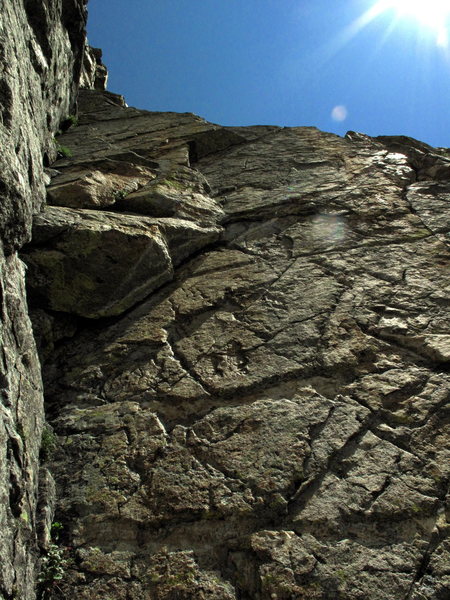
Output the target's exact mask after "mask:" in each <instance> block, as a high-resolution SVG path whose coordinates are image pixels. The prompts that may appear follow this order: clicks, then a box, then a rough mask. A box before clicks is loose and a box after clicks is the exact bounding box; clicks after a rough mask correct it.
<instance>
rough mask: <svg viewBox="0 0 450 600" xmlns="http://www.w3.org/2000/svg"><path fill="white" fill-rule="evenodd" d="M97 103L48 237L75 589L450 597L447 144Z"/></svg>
mask: <svg viewBox="0 0 450 600" xmlns="http://www.w3.org/2000/svg"><path fill="white" fill-rule="evenodd" d="M79 106H80V108H81V109H82V112H81V114H80V118H79V125H78V126H77V127H75V128H72V129H70V130H69V132H68V133H66V134H64V135H63V136H62V137H61V144H64V146H65V147H67V148H69V149H70V151H71V153H72V156H71V157H64V158H62V159H60V160H59V161H58V162H57V163H55V165H53V169H54V170H53V172H52V175H53V177H52V181H51V184H50V185H49V187H48V202H49V206H48V207H47V208H46V209H45V210H44V211H43V212H42V213H41V214H40V215H38V216H37V217H36V218H35V220H34V228H33V232H34V233H33V242H32V243H31V244H30V245H28V246H27V247H26V248H25V249H24V252H23V259H24V260H25V262H26V263H27V265H28V274H29V275H28V286H29V291H30V298H31V300H32V302H33V307H34V308H33V319H34V324H35V330H36V332H37V334H38V341H39V346H40V351H41V356H42V357H43V359H44V360H45V367H44V380H45V388H46V403H47V409H48V416H49V418H50V419H51V423H52V426H53V428H54V430H55V432H56V433H57V435H58V440H59V443H58V449H57V451H56V453H55V455H54V457H53V462H52V464H51V469H52V473H53V474H54V476H55V478H56V481H57V490H58V493H57V496H58V508H57V517H56V518H57V519H58V521H60V522H61V523H63V525H64V528H65V530H64V534H63V538H62V543H63V544H64V545H65V546H67V547H70V550H67V552H68V553H69V554H70V556H71V558H72V559H73V562H72V566H69V567H68V568H67V572H66V573H65V577H64V579H63V580H62V582H60V583H59V584H58V589H57V590H55V592H54V597H61V598H63V597H64V598H65V597H67V596H69V595H73V594H75V595H76V596H77V597H78V598H81V599H85V600H97V599H100V598H102V599H104V598H115V599H124V600H125V599H127V600H138V599H139V600H140V599H143V598H145V599H148V600H150V599H152V600H153V599H154V600H169V599H171V600H172V599H173V600H178V599H194V598H195V599H196V600H197V599H211V600H212V599H214V600H217V599H223V600H225V599H226V600H237V599H240V600H270V599H273V598H276V599H279V600H283V599H285V600H289V599H298V600H302V599H308V600H311V599H315V600H335V599H337V598H339V599H340V600H362V599H366V598H370V599H371V600H388V599H392V600H398V599H404V600H444V599H446V598H448V597H449V594H450V569H449V564H450V561H449V559H450V553H449V539H448V533H449V525H448V518H449V516H450V515H449V508H448V482H449V475H450V472H449V471H450V461H449V458H450V456H449V441H450V439H449V412H448V408H449V403H448V400H449V392H450V375H449V365H450V315H449V310H448V308H449V304H450V272H449V269H448V266H449V241H450V240H449V231H450V226H449V222H450V220H449V217H450V201H449V198H450V191H449V190H450V188H449V181H450V159H449V158H448V157H447V154H446V152H445V151H444V150H436V149H433V148H430V147H429V146H426V145H425V144H421V143H420V142H416V141H415V140H411V139H408V138H401V137H383V138H379V139H373V138H369V137H367V136H364V135H361V134H355V133H352V132H350V133H349V134H348V135H347V136H346V138H345V139H342V138H339V137H337V136H334V135H331V134H327V133H323V132H320V131H318V130H316V129H314V128H300V127H299V128H284V129H283V128H277V127H249V128H223V127H219V126H216V125H212V124H210V123H207V122H205V121H203V120H202V119H200V118H198V117H196V116H194V115H191V114H174V113H151V112H146V111H139V110H136V109H134V108H127V107H126V105H125V104H124V102H123V99H122V98H121V97H119V96H115V95H113V94H110V93H107V92H100V91H92V90H90V91H83V92H81V93H80V96H79ZM105 317H107V318H105ZM75 565H76V566H75Z"/></svg>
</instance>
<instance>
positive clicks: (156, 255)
mask: <svg viewBox="0 0 450 600" xmlns="http://www.w3.org/2000/svg"><path fill="white" fill-rule="evenodd" d="M219 234H220V230H218V229H216V228H209V229H202V228H200V227H198V226H196V225H194V224H193V223H189V222H187V221H181V220H171V219H165V220H164V219H160V220H155V219H148V218H141V217H140V218H137V217H134V216H131V215H119V214H115V213H108V212H100V211H89V210H84V211H76V210H73V209H70V208H56V207H53V208H50V207H49V208H47V210H46V211H44V212H43V213H41V214H40V215H38V216H37V217H36V218H35V222H34V242H35V243H37V244H38V247H35V248H31V249H30V250H29V251H28V252H24V253H23V257H24V260H25V261H26V263H27V266H28V286H29V291H30V294H31V295H32V297H34V299H35V302H36V303H37V304H38V305H41V306H43V307H47V308H50V309H52V310H56V311H62V312H68V313H73V314H76V315H80V316H83V317H90V318H96V317H105V316H111V315H116V314H120V313H122V312H124V311H125V310H127V309H128V308H130V307H131V306H133V305H134V304H136V303H137V302H138V301H139V300H142V299H143V298H145V297H146V296H148V295H149V294H150V293H151V292H152V291H154V290H155V289H157V288H158V287H160V286H161V285H162V284H163V283H166V282H167V281H169V280H170V279H172V276H173V265H174V264H175V265H177V264H179V263H180V262H181V261H182V260H183V259H185V258H186V257H187V256H189V254H191V253H192V252H195V251H196V250H198V249H199V248H201V247H202V246H204V245H207V244H209V243H212V242H214V241H216V240H217V238H218V236H219Z"/></svg>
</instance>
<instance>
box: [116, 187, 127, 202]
mask: <svg viewBox="0 0 450 600" xmlns="http://www.w3.org/2000/svg"><path fill="white" fill-rule="evenodd" d="M128 194H129V192H128V191H127V190H126V189H123V190H117V191H115V192H114V194H113V198H114V200H115V202H119V201H120V200H123V199H124V198H126V196H128Z"/></svg>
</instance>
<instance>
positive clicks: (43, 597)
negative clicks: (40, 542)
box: [37, 544, 68, 600]
mask: <svg viewBox="0 0 450 600" xmlns="http://www.w3.org/2000/svg"><path fill="white" fill-rule="evenodd" d="M67 563H68V561H67V559H66V558H64V548H61V547H59V546H57V545H56V544H50V546H49V547H48V550H47V551H46V554H45V556H44V557H43V558H42V560H41V571H40V573H39V575H38V580H37V581H38V598H39V600H49V599H50V598H51V597H52V592H53V590H54V589H59V588H58V585H57V582H58V581H61V580H62V579H63V578H64V575H65V574H66V567H67Z"/></svg>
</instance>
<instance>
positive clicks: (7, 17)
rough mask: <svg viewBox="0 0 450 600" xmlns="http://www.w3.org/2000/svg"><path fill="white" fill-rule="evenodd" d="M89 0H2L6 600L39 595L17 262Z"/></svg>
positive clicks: (71, 99)
mask: <svg viewBox="0 0 450 600" xmlns="http://www.w3.org/2000/svg"><path fill="white" fill-rule="evenodd" d="M85 17H86V11H85V2H84V1H83V0H4V1H3V2H2V3H1V15H0V148H1V151H0V303H1V323H0V339H1V354H0V357H1V358H0V388H1V403H0V532H1V533H0V598H2V599H4V600H10V599H12V598H17V599H20V600H28V599H31V598H34V594H35V584H36V572H35V567H36V560H37V558H38V555H39V548H38V543H37V535H38V533H37V531H38V529H39V527H38V521H39V517H38V515H37V504H38V488H39V475H38V471H39V451H40V446H41V431H42V426H43V418H44V415H43V396H42V383H41V369H40V364H39V359H38V356H37V353H36V347H35V342H34V339H33V334H32V330H31V325H30V320H29V317H28V308H27V302H26V297H25V284H24V275H25V268H24V265H23V263H22V262H21V261H20V260H19V259H18V257H17V250H19V249H20V248H21V247H22V246H23V244H24V243H26V242H28V241H29V240H30V237H31V227H32V215H33V214H35V213H37V212H38V211H39V210H40V209H41V207H42V204H43V202H44V200H45V182H46V176H45V174H44V164H47V166H48V164H50V162H52V161H53V160H54V159H55V158H56V155H57V150H56V145H55V142H54V139H53V135H54V133H55V132H56V131H57V129H58V127H59V124H60V122H61V121H62V120H63V119H64V118H66V117H67V116H68V115H69V114H70V113H73V112H74V111H75V101H76V91H77V87H78V79H79V73H80V68H81V61H82V56H83V52H84V43H85V42H84V40H85V33H84V28H85Z"/></svg>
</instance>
